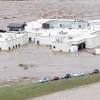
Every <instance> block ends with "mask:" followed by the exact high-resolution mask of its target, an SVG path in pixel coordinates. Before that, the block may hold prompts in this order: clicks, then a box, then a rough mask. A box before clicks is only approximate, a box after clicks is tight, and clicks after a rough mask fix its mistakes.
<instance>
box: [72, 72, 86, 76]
mask: <svg viewBox="0 0 100 100" xmlns="http://www.w3.org/2000/svg"><path fill="white" fill-rule="evenodd" d="M84 75H85V74H84V73H82V72H79V73H75V74H73V75H72V76H73V77H81V76H84Z"/></svg>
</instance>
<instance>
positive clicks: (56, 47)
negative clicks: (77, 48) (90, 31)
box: [52, 42, 71, 52]
mask: <svg viewBox="0 0 100 100" xmlns="http://www.w3.org/2000/svg"><path fill="white" fill-rule="evenodd" d="M70 47H71V43H57V42H53V43H52V50H53V51H62V52H69V49H70Z"/></svg>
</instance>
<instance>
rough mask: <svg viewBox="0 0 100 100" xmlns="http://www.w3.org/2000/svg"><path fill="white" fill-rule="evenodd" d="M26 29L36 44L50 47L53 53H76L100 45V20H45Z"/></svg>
mask: <svg viewBox="0 0 100 100" xmlns="http://www.w3.org/2000/svg"><path fill="white" fill-rule="evenodd" d="M31 25H33V26H31ZM30 26H31V28H30ZM26 29H27V31H28V30H29V37H30V38H31V40H32V41H34V43H35V44H39V45H49V46H50V47H51V49H52V50H53V51H64V52H75V51H78V50H82V49H85V48H95V47H97V46H99V45H100V20H92V21H84V20H65V19H46V20H45V19H43V20H38V21H36V22H33V24H32V23H31V24H28V25H27V27H26ZM30 31H31V33H30Z"/></svg>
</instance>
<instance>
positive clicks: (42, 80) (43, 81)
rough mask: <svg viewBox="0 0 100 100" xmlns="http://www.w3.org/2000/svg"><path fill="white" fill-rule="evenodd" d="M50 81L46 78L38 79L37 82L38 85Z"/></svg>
mask: <svg viewBox="0 0 100 100" xmlns="http://www.w3.org/2000/svg"><path fill="white" fill-rule="evenodd" d="M49 80H50V79H49V78H48V77H44V78H43V79H40V80H39V81H38V82H39V83H45V82H48V81H49Z"/></svg>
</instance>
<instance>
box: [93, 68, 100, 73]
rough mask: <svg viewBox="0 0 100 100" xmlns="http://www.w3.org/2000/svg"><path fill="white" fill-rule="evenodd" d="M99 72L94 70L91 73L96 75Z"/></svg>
mask: <svg viewBox="0 0 100 100" xmlns="http://www.w3.org/2000/svg"><path fill="white" fill-rule="evenodd" d="M99 72H100V71H99V69H94V70H93V71H92V74H97V73H99Z"/></svg>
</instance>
